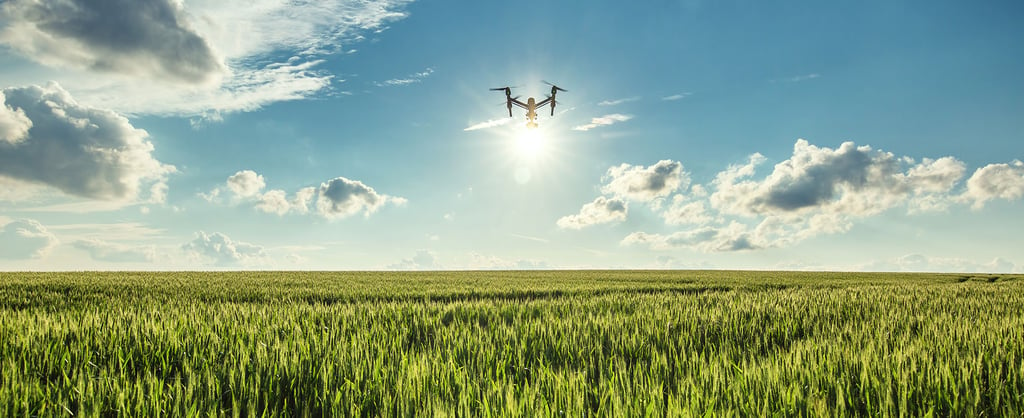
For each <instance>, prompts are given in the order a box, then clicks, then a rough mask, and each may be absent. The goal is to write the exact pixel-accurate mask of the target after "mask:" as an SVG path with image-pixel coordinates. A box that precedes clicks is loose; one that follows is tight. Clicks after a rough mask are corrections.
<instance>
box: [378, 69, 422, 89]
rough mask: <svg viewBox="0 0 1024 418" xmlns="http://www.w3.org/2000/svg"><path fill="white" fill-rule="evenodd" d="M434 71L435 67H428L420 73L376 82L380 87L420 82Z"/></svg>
mask: <svg viewBox="0 0 1024 418" xmlns="http://www.w3.org/2000/svg"><path fill="white" fill-rule="evenodd" d="M433 73H434V69H433V68H427V69H426V70H423V71H421V72H418V73H415V74H410V75H409V76H407V77H406V78H392V79H390V80H385V81H384V82H380V83H376V84H377V86H378V87H385V86H404V85H407V84H413V83H419V82H421V81H423V79H425V78H427V77H429V76H430V75H431V74H433Z"/></svg>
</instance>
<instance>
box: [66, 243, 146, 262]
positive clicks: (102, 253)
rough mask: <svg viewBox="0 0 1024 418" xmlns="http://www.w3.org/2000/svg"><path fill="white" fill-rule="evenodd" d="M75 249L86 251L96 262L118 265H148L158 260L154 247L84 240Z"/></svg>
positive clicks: (75, 245)
mask: <svg viewBox="0 0 1024 418" xmlns="http://www.w3.org/2000/svg"><path fill="white" fill-rule="evenodd" d="M71 245H73V246H74V247H75V248H78V249H80V250H84V251H86V252H88V253H89V256H90V257H92V258H93V259H94V260H100V261H110V262H117V263H144V262H146V263H148V262H153V261H154V260H156V254H157V251H156V247H155V246H152V245H142V246H128V245H123V244H117V243H111V242H106V241H102V240H98V239H84V240H78V241H75V242H73V243H72V244H71Z"/></svg>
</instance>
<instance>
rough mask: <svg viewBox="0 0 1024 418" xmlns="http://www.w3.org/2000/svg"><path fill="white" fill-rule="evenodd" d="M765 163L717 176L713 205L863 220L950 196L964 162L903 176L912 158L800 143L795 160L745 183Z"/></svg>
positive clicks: (928, 164)
mask: <svg viewBox="0 0 1024 418" xmlns="http://www.w3.org/2000/svg"><path fill="white" fill-rule="evenodd" d="M763 161H764V157H761V156H760V155H759V154H755V155H754V156H751V158H750V162H749V163H748V164H747V165H744V166H734V167H730V168H729V169H727V170H726V171H723V172H722V173H719V175H718V177H717V178H716V179H715V182H714V186H715V187H716V188H717V190H716V191H715V192H714V193H713V194H712V195H711V198H710V201H711V204H712V206H713V207H715V208H716V209H719V210H721V211H722V212H724V213H729V214H739V215H748V216H750V215H771V214H784V213H797V212H813V211H824V212H830V213H838V214H844V215H849V216H859V217H863V216H869V215H874V214H877V213H880V212H882V211H885V210H887V209H890V208H892V207H894V206H896V205H898V204H901V203H903V202H906V201H908V200H910V199H911V198H913V197H921V198H922V199H925V200H927V198H929V197H932V198H934V197H936V195H937V194H939V195H942V194H946V195H948V193H949V191H950V189H951V188H952V187H953V186H954V184H955V183H956V182H957V180H959V179H960V178H961V177H962V175H963V170H964V166H963V163H962V162H960V161H957V160H955V159H953V158H951V157H945V158H940V159H938V160H930V159H926V160H924V161H922V162H921V163H919V164H914V165H912V166H911V167H910V168H909V169H908V170H907V171H906V172H904V169H903V165H906V164H910V163H912V161H913V160H911V159H909V158H902V159H901V158H897V157H896V156H894V155H893V154H892V153H887V152H882V151H876V150H873V149H872V148H871V147H870V146H866V145H865V146H856V145H855V144H854V143H853V142H844V143H843V144H842V145H840V146H839V148H837V149H835V150H833V149H830V148H826V147H817V146H814V145H811V144H809V143H808V142H807V141H806V140H803V139H799V140H797V142H796V144H795V145H794V147H793V156H792V157H791V158H790V159H788V160H785V161H783V162H781V163H778V164H776V165H775V167H774V169H773V171H772V173H771V174H769V175H768V176H767V177H766V178H765V179H764V180H762V181H756V180H743V179H744V178H746V177H749V176H751V175H752V174H753V172H754V169H755V167H756V165H758V164H760V163H761V162H763Z"/></svg>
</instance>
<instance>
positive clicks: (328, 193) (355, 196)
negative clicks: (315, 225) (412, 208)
mask: <svg viewBox="0 0 1024 418" xmlns="http://www.w3.org/2000/svg"><path fill="white" fill-rule="evenodd" d="M385 203H393V204H396V205H403V204H405V199H403V198H400V197H393V196H388V195H383V194H379V193H377V191H376V190H374V189H373V188H372V187H370V186H367V185H365V184H363V182H361V181H359V180H349V179H347V178H345V177H337V178H334V179H331V180H329V181H328V182H327V183H321V184H320V188H319V189H317V201H316V208H317V212H318V213H320V215H321V216H323V217H325V218H328V219H339V218H345V217H348V216H351V215H355V214H357V213H360V212H362V213H363V215H365V216H370V215H371V214H373V213H374V212H376V211H377V209H379V208H380V207H381V206H384V204H385Z"/></svg>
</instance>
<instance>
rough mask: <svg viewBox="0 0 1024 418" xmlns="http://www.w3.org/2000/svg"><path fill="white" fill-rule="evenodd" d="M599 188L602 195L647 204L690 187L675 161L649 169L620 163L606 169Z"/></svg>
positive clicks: (688, 181)
mask: <svg viewBox="0 0 1024 418" xmlns="http://www.w3.org/2000/svg"><path fill="white" fill-rule="evenodd" d="M604 181H606V182H607V184H605V185H604V187H602V188H601V191H602V192H603V193H605V194H610V195H614V196H618V197H622V198H626V199H631V200H637V201H642V202H649V201H652V200H654V199H656V198H659V197H664V196H668V195H669V194H670V193H672V192H674V191H676V190H677V189H679V188H681V187H682V188H685V187H686V186H688V185H689V184H690V176H689V174H687V173H686V172H685V171H683V165H682V164H681V163H679V162H678V161H672V160H661V161H658V162H657V163H655V164H654V165H651V166H649V167H644V166H640V165H637V166H634V165H629V164H625V163H623V164H621V165H618V166H615V167H611V168H609V169H608V172H607V174H605V177H604Z"/></svg>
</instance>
